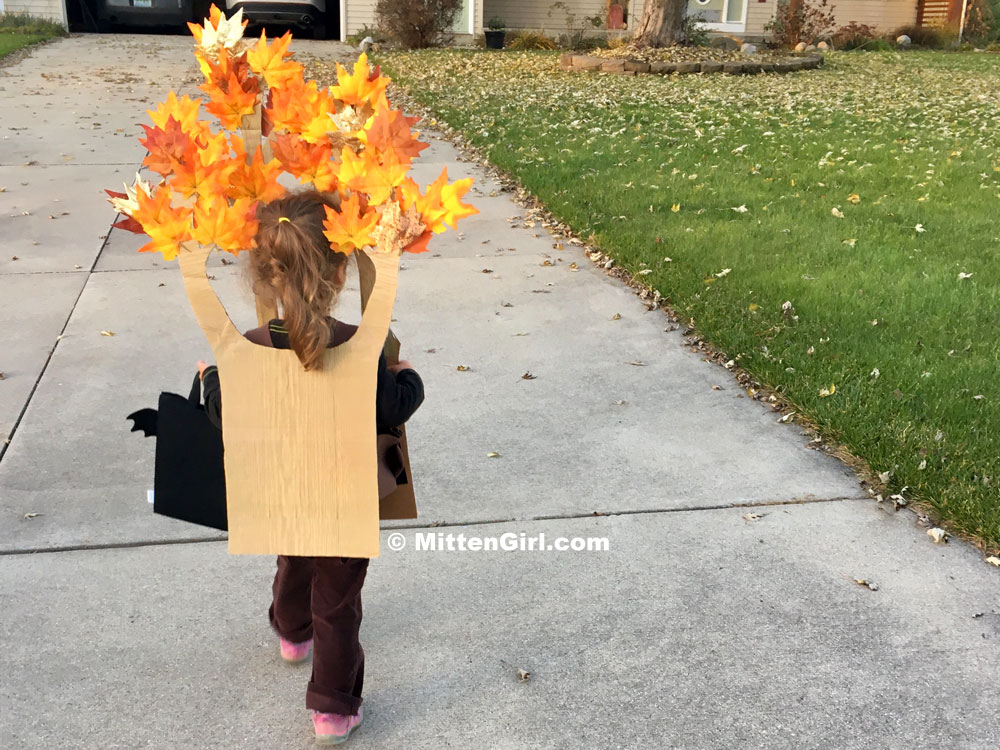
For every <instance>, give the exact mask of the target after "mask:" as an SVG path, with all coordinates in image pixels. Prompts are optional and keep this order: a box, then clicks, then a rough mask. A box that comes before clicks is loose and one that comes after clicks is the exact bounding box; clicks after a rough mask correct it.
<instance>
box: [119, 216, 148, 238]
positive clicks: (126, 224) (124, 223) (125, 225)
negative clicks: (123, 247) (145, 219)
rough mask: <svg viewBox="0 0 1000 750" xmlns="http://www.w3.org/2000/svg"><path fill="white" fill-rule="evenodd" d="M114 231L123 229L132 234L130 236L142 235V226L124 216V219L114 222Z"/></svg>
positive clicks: (129, 217)
mask: <svg viewBox="0 0 1000 750" xmlns="http://www.w3.org/2000/svg"><path fill="white" fill-rule="evenodd" d="M111 226H113V227H114V228H115V229H124V230H125V231H126V232H132V234H143V233H144V232H143V229H142V224H140V223H139V222H138V221H136V220H135V219H133V218H132V217H131V216H126V217H125V218H124V219H121V220H119V221H116V222H115V223H114V224H112V225H111Z"/></svg>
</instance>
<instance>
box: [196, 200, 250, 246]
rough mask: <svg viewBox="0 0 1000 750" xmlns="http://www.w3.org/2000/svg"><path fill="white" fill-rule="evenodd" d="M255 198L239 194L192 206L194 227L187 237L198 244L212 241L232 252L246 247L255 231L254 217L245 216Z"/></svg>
mask: <svg viewBox="0 0 1000 750" xmlns="http://www.w3.org/2000/svg"><path fill="white" fill-rule="evenodd" d="M255 207H256V201H252V200H250V199H249V198H240V199H238V200H235V201H233V204H232V205H231V206H230V205H229V202H228V201H225V200H217V201H214V202H213V203H211V204H209V205H202V204H198V205H197V206H195V208H194V229H193V230H192V232H191V237H192V238H193V239H195V240H197V241H198V242H200V243H201V244H202V245H215V246H216V247H218V248H219V249H220V250H226V251H228V252H231V253H232V254H233V255H237V254H239V252H240V250H246V249H248V248H249V247H250V246H251V244H252V243H253V236H254V235H255V234H256V233H257V220H256V219H251V218H249V216H250V212H251V211H252V210H253V209H254V208H255Z"/></svg>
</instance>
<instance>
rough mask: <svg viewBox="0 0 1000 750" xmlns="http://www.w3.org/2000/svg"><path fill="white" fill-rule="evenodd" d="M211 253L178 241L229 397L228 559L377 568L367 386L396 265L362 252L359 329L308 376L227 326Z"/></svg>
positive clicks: (371, 392)
mask: <svg viewBox="0 0 1000 750" xmlns="http://www.w3.org/2000/svg"><path fill="white" fill-rule="evenodd" d="M210 251H211V249H210V248H206V247H202V246H200V245H198V244H197V243H195V242H186V243H183V244H182V245H181V252H180V256H179V259H180V266H181V271H182V273H183V275H184V285H185V287H186V289H187V293H188V298H189V299H190V301H191V307H192V308H193V309H194V312H195V315H196V316H197V318H198V322H199V324H200V325H201V328H202V330H203V331H204V332H205V336H206V337H207V338H208V342H209V344H210V345H211V347H212V351H213V352H214V353H215V357H216V362H217V363H218V365H219V378H220V383H221V388H222V392H223V394H225V397H224V398H223V399H222V423H223V425H224V427H225V429H224V432H223V440H224V443H225V465H226V495H227V502H228V511H229V551H230V553H233V554H267V555H276V554H281V555H301V556H342V557H377V556H378V553H379V526H378V521H379V502H378V482H377V464H376V460H377V458H376V452H375V449H374V447H375V445H376V435H375V387H376V380H377V367H378V358H379V353H380V351H381V349H382V346H383V344H384V343H385V341H386V335H387V333H388V330H389V322H390V320H391V317H392V306H393V301H394V298H395V295H396V283H397V278H398V275H399V256H398V255H397V254H395V253H392V254H388V253H378V252H370V251H364V250H359V251H358V253H363V254H364V258H363V259H362V258H361V256H360V255H359V256H358V257H359V261H360V262H359V267H362V266H364V265H366V262H368V263H370V264H371V270H374V272H375V281H374V284H373V285H372V289H371V295H370V297H369V298H368V302H367V304H366V305H365V310H364V314H363V316H362V320H361V325H360V327H359V328H358V330H357V332H356V333H355V334H354V335H353V336H352V337H351V338H350V339H349V340H348V341H347V342H345V343H343V344H341V345H340V346H336V347H333V348H331V349H327V350H326V352H325V353H324V355H323V363H322V366H321V367H319V368H318V369H315V370H311V371H308V372H307V371H306V370H304V369H303V367H302V364H301V363H300V362H299V360H298V357H296V355H295V353H294V352H292V351H290V350H287V349H272V348H269V347H264V346H257V345H256V344H253V343H251V342H250V341H248V340H247V339H246V338H244V337H243V335H242V334H241V333H240V332H239V331H238V330H237V329H236V328H235V327H234V326H233V324H232V322H231V321H230V319H229V316H228V315H227V313H226V310H225V308H224V307H223V305H222V303H221V302H220V301H219V298H218V297H217V296H216V294H215V291H214V290H213V289H212V287H211V285H210V284H209V282H208V278H207V277H206V275H205V262H206V260H207V259H208V255H209V253H210ZM390 497H391V496H390Z"/></svg>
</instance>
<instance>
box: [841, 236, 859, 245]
mask: <svg viewBox="0 0 1000 750" xmlns="http://www.w3.org/2000/svg"><path fill="white" fill-rule="evenodd" d="M844 244H845V245H847V246H848V247H854V246H855V245H857V244H858V240H857V238H856V237H851V238H850V239H847V240H844Z"/></svg>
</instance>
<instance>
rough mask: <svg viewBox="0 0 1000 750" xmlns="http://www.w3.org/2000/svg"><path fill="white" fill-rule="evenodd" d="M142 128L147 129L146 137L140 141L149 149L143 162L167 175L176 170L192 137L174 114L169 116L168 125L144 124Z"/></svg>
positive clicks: (145, 165) (144, 164)
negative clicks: (182, 127) (189, 136)
mask: <svg viewBox="0 0 1000 750" xmlns="http://www.w3.org/2000/svg"><path fill="white" fill-rule="evenodd" d="M142 129H143V130H145V131H146V138H145V139H142V138H140V139H139V143H141V144H142V145H143V146H145V147H146V150H147V151H149V153H148V154H147V155H146V158H145V159H143V160H142V164H143V166H144V167H149V168H150V169H151V170H153V171H154V172H156V173H158V174H161V175H163V176H164V177H166V176H167V175H169V174H170V173H171V172H173V171H174V168H175V167H174V165H175V164H176V163H177V162H181V161H183V160H184V155H185V153H186V151H187V149H188V146H190V145H191V139H190V138H188V136H187V134H186V133H185V132H184V131H183V130H182V129H181V125H180V123H179V122H178V121H177V120H175V119H174V117H173V115H171V116H169V117H168V118H167V122H166V127H155V128H151V127H149V126H148V125H143V126H142Z"/></svg>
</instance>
